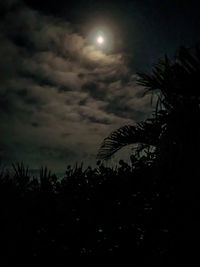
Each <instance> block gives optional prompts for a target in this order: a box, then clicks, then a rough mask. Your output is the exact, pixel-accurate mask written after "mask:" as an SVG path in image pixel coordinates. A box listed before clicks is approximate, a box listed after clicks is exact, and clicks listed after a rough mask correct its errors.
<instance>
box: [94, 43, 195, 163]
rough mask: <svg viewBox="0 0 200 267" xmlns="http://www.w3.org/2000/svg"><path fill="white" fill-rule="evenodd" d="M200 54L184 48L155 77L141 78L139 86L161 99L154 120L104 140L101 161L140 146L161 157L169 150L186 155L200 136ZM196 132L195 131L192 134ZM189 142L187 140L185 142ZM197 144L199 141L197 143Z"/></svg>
mask: <svg viewBox="0 0 200 267" xmlns="http://www.w3.org/2000/svg"><path fill="white" fill-rule="evenodd" d="M199 77H200V50H199V48H198V47H196V48H195V49H193V50H191V49H187V48H185V47H180V48H179V50H178V52H177V55H176V56H175V58H174V59H173V60H170V59H169V58H168V57H167V56H165V58H164V59H162V60H160V61H159V63H158V64H157V65H155V66H154V68H153V70H152V73H151V74H144V73H139V74H138V83H139V84H140V85H142V86H144V87H145V89H146V92H147V93H149V92H151V93H152V94H153V95H156V97H157V103H156V107H155V111H154V114H153V117H152V118H151V119H148V120H146V121H145V122H139V123H137V124H136V125H126V126H124V127H121V128H119V129H118V130H116V131H114V132H112V133H111V134H110V135H109V136H108V137H107V138H105V139H104V141H103V143H102V145H101V147H100V149H99V152H98V154H97V158H98V159H108V158H110V157H111V156H112V155H113V154H114V153H116V152H117V151H118V150H120V149H121V148H122V147H124V146H126V145H130V144H138V146H137V149H141V148H143V149H144V148H146V147H149V146H155V147H156V150H155V151H156V153H157V156H159V157H164V155H165V154H166V150H168V153H167V156H168V157H169V149H172V153H171V154H173V153H174V152H175V151H176V153H179V154H182V155H184V151H179V152H178V151H177V150H174V147H176V148H177V147H179V149H183V147H184V146H185V145H186V143H187V142H188V141H189V138H190V137H191V136H190V135H191V134H190V133H191V132H192V131H193V130H194V129H195V133H193V138H194V139H193V141H194V140H196V138H197V136H199V122H200V110H199V97H200V90H199V86H200V79H199ZM191 129H192V130H191ZM185 139H187V140H185ZM196 141H197V140H196Z"/></svg>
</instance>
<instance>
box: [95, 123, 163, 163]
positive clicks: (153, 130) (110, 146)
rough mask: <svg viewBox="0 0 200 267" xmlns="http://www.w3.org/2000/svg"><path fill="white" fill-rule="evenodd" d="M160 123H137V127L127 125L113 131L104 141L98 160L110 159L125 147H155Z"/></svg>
mask: <svg viewBox="0 0 200 267" xmlns="http://www.w3.org/2000/svg"><path fill="white" fill-rule="evenodd" d="M160 129H161V125H160V123H156V122H155V121H154V123H152V120H150V119H149V120H147V121H145V122H141V123H137V124H136V125H125V126H123V127H121V128H119V129H117V130H116V131H113V132H112V133H111V134H110V135H109V136H108V137H107V138H105V139H104V141H103V143H102V145H101V147H100V149H99V152H98V154H97V159H101V160H106V159H109V158H111V157H112V156H113V154H115V153H116V152H117V151H119V150H120V149H121V148H123V147H124V146H127V145H130V144H147V145H149V146H155V145H156V143H157V140H158V137H159V134H160Z"/></svg>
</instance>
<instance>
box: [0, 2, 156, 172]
mask: <svg viewBox="0 0 200 267" xmlns="http://www.w3.org/2000/svg"><path fill="white" fill-rule="evenodd" d="M17 3H19V1H10V2H9V3H8V4H7V5H5V6H6V8H7V9H9V12H7V14H6V15H5V16H4V20H3V21H2V23H1V26H0V29H1V31H0V32H1V33H0V58H1V63H0V80H1V87H0V112H1V115H0V116H1V129H2V137H1V143H0V145H1V153H2V154H3V155H4V156H3V159H4V160H5V159H6V161H7V162H11V161H20V160H23V161H24V160H25V161H28V162H30V164H33V165H34V166H35V167H38V166H40V165H41V164H42V163H44V164H48V165H52V168H56V167H59V168H60V166H63V165H64V164H65V163H66V161H68V162H74V161H76V160H81V159H84V160H86V162H88V163H89V162H92V159H93V161H94V160H95V154H96V152H97V148H98V146H99V144H100V143H101V141H102V139H103V138H104V137H105V136H107V134H109V133H110V131H112V130H113V129H115V128H117V127H119V126H121V125H124V124H126V123H130V122H133V121H136V120H140V119H143V118H144V117H145V116H146V115H147V114H148V113H149V112H150V111H151V107H150V101H149V97H148V96H145V97H141V92H142V91H143V89H142V88H140V87H139V86H137V85H136V81H135V80H136V77H135V75H133V74H132V73H131V71H130V69H129V67H128V65H127V64H126V62H125V61H124V56H123V54H116V53H115V54H111V53H107V54H106V53H104V52H103V51H100V50H98V49H96V48H95V47H94V46H92V45H91V44H89V43H88V41H87V38H86V37H85V36H82V35H81V34H80V33H78V32H77V31H75V29H74V27H73V25H72V24H70V23H68V22H66V21H64V19H58V18H55V17H52V16H49V15H44V14H41V13H39V12H38V11H35V10H32V9H30V8H28V7H27V6H25V5H22V4H21V5H19V6H18V7H17V6H16V5H17ZM21 3H22V2H21ZM14 5H15V8H14V9H13V8H12V7H13V6H14Z"/></svg>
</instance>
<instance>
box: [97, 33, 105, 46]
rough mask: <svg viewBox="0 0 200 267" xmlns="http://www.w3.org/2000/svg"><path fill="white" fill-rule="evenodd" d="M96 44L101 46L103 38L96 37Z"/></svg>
mask: <svg viewBox="0 0 200 267" xmlns="http://www.w3.org/2000/svg"><path fill="white" fill-rule="evenodd" d="M97 43H98V44H99V45H101V44H103V43H104V38H103V37H102V36H101V35H99V36H98V37H97Z"/></svg>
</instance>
